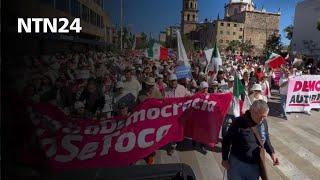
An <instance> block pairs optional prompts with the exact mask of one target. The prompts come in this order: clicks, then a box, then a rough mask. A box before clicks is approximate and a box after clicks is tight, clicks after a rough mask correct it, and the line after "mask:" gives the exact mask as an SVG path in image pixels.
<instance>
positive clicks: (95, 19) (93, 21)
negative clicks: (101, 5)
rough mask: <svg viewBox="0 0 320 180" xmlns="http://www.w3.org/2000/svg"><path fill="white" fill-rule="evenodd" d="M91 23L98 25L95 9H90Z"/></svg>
mask: <svg viewBox="0 0 320 180" xmlns="http://www.w3.org/2000/svg"><path fill="white" fill-rule="evenodd" d="M90 23H91V24H93V25H97V14H96V13H95V12H94V11H93V10H90Z"/></svg>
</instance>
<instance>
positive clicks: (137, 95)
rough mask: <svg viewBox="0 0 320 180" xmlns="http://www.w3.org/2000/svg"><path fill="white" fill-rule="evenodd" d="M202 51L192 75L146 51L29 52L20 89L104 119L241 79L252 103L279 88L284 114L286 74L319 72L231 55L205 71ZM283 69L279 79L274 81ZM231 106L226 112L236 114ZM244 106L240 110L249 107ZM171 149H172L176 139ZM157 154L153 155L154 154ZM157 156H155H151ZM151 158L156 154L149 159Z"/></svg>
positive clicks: (228, 88) (226, 88)
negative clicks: (154, 101)
mask: <svg viewBox="0 0 320 180" xmlns="http://www.w3.org/2000/svg"><path fill="white" fill-rule="evenodd" d="M202 58H203V57H201V56H200V53H198V54H195V56H194V57H193V58H192V59H193V60H192V61H191V62H190V65H191V69H192V78H183V79H179V78H178V77H177V75H176V73H175V68H176V66H177V65H179V62H178V61H177V60H176V57H169V58H168V59H167V60H165V61H160V60H155V59H150V58H146V57H144V55H143V53H142V52H140V53H139V52H138V53H133V52H127V53H123V54H115V53H111V52H107V53H104V52H96V51H88V52H84V53H69V54H53V55H42V56H37V57H34V56H27V57H25V58H24V61H23V63H24V65H25V67H26V70H25V72H24V73H25V74H24V75H23V76H24V78H25V79H24V80H23V90H22V94H23V95H24V97H26V98H29V99H31V100H33V101H35V102H49V103H51V104H54V105H56V106H57V107H59V108H60V109H61V110H62V111H64V112H65V113H66V114H67V115H69V116H70V117H72V118H73V119H81V120H100V119H105V118H112V117H115V116H127V115H128V114H129V113H130V112H131V111H132V109H133V108H134V106H136V105H137V104H139V103H141V102H143V101H145V100H146V99H148V98H157V99H164V98H172V97H185V96H192V95H193V94H196V93H220V92H231V93H232V92H233V87H234V81H235V80H237V79H239V80H240V81H241V83H242V85H243V87H244V89H245V93H243V94H242V95H241V99H242V100H243V101H246V99H247V101H249V102H250V104H252V103H253V102H254V101H256V100H263V101H265V102H267V101H268V99H269V98H270V97H271V89H272V88H273V87H276V86H278V87H279V89H280V96H281V104H282V107H283V108H282V117H283V118H286V113H285V110H284V108H285V100H286V93H287V88H288V78H289V77H290V76H293V75H302V74H319V73H320V68H319V64H316V63H313V64H312V63H309V64H307V65H306V66H298V67H294V66H293V65H292V63H289V62H288V63H287V64H284V65H282V66H281V67H279V68H278V69H270V68H268V66H266V65H265V64H264V61H265V59H259V58H251V57H247V58H243V59H242V60H235V58H234V57H233V56H230V57H225V58H224V59H223V66H221V67H219V68H220V69H219V71H218V72H216V73H212V72H206V69H207V68H206V64H204V63H203V62H204V61H205V60H204V61H203V59H202ZM277 74H280V80H279V83H277V81H276V76H277ZM233 108H234V107H233V105H232V104H231V106H230V109H229V111H228V116H227V117H229V118H230V119H232V118H234V117H235V114H234V109H233ZM249 109H250V106H246V105H244V106H243V108H242V113H243V114H244V113H245V112H246V110H249ZM171 147H172V148H169V150H168V154H169V155H170V154H172V151H173V150H174V147H175V144H172V145H171ZM153 155H154V154H153ZM150 157H153V156H150ZM147 162H148V163H152V159H151V160H148V159H147Z"/></svg>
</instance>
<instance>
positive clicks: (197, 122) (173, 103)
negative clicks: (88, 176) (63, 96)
mask: <svg viewBox="0 0 320 180" xmlns="http://www.w3.org/2000/svg"><path fill="white" fill-rule="evenodd" d="M231 98H232V95H231V94H197V95H195V96H192V97H185V98H169V99H164V100H157V99H149V100H146V101H144V102H143V103H141V104H139V105H138V106H137V107H136V108H135V109H134V110H133V112H132V113H131V114H130V115H129V116H128V117H125V118H115V119H105V120H100V121H96V120H79V119H78V120H72V119H70V118H69V117H67V116H66V115H65V114H64V113H63V112H62V111H60V110H59V109H58V108H56V107H54V106H52V105H48V104H36V105H34V106H33V110H32V112H30V114H31V120H32V122H33V124H34V125H35V126H36V127H37V136H38V137H39V139H40V144H41V145H42V148H43V150H44V151H45V153H46V156H47V158H48V160H49V163H50V166H51V167H52V168H53V169H54V170H65V169H74V168H99V167H119V166H127V165H130V164H132V163H135V162H136V161H138V160H139V159H142V158H144V157H146V156H147V155H149V154H151V153H152V152H154V151H156V150H157V149H159V148H161V147H163V146H165V145H166V144H168V143H170V142H178V141H182V140H183V139H184V137H185V136H187V137H191V138H193V139H194V140H197V141H200V142H202V143H205V144H208V145H209V146H211V147H213V146H214V145H215V144H216V143H217V142H218V136H219V131H220V127H221V124H222V121H223V118H224V116H225V115H226V113H227V110H228V108H229V104H230V102H231Z"/></svg>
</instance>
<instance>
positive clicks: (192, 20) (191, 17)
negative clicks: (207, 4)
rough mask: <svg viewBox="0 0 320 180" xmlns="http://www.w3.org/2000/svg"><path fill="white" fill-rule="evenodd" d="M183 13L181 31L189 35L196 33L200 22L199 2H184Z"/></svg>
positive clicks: (194, 0)
mask: <svg viewBox="0 0 320 180" xmlns="http://www.w3.org/2000/svg"><path fill="white" fill-rule="evenodd" d="M182 4H183V6H182V11H181V31H182V33H183V34H188V33H190V32H192V31H195V30H196V28H197V22H198V12H199V11H198V0H183V3H182Z"/></svg>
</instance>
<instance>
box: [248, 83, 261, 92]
mask: <svg viewBox="0 0 320 180" xmlns="http://www.w3.org/2000/svg"><path fill="white" fill-rule="evenodd" d="M251 91H262V87H261V85H260V84H254V85H253V86H252V88H251Z"/></svg>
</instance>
